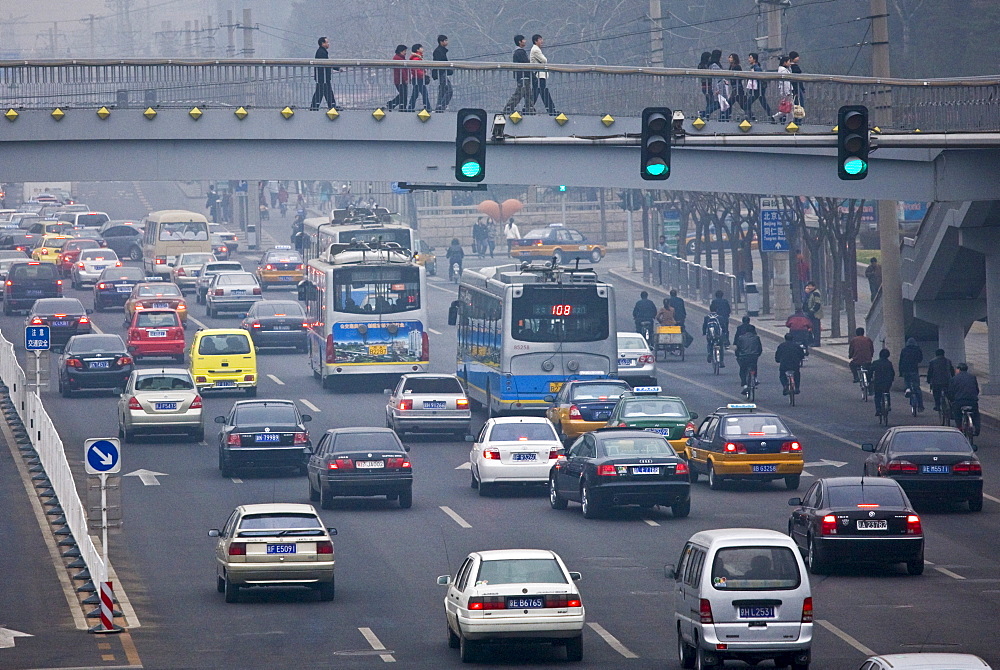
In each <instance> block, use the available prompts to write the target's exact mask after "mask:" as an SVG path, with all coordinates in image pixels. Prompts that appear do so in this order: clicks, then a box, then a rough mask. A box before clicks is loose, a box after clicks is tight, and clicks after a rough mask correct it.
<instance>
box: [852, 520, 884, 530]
mask: <svg viewBox="0 0 1000 670" xmlns="http://www.w3.org/2000/svg"><path fill="white" fill-rule="evenodd" d="M858 530H889V522H888V521H886V520H885V519H858Z"/></svg>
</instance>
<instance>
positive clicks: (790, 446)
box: [781, 442, 802, 454]
mask: <svg viewBox="0 0 1000 670" xmlns="http://www.w3.org/2000/svg"><path fill="white" fill-rule="evenodd" d="M781 453H783V454H799V453H802V445H801V444H799V443H798V442H782V443H781Z"/></svg>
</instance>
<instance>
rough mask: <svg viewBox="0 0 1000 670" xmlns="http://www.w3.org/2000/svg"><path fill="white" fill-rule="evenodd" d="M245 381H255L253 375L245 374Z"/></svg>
mask: <svg viewBox="0 0 1000 670" xmlns="http://www.w3.org/2000/svg"><path fill="white" fill-rule="evenodd" d="M243 381H245V382H252V381H253V375H243Z"/></svg>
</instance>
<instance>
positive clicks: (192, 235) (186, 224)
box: [160, 221, 208, 242]
mask: <svg viewBox="0 0 1000 670" xmlns="http://www.w3.org/2000/svg"><path fill="white" fill-rule="evenodd" d="M207 239H208V226H207V225H206V224H205V223H204V222H202V221H169V222H163V223H161V224H160V241H161V242H167V241H170V240H207Z"/></svg>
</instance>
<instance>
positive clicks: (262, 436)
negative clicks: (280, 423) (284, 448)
mask: <svg viewBox="0 0 1000 670" xmlns="http://www.w3.org/2000/svg"><path fill="white" fill-rule="evenodd" d="M253 441H254V442H281V435H280V434H279V433H257V434H256V435H254V436H253Z"/></svg>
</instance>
